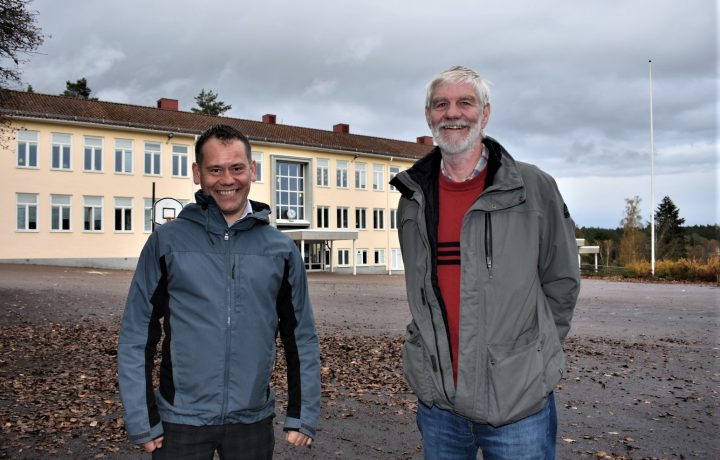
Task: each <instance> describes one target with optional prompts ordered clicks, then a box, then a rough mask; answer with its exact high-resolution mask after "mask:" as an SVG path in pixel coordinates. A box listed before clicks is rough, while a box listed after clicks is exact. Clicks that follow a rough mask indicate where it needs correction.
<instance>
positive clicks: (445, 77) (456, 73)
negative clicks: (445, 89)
mask: <svg viewBox="0 0 720 460" xmlns="http://www.w3.org/2000/svg"><path fill="white" fill-rule="evenodd" d="M448 82H449V83H469V84H471V85H472V86H473V87H474V88H475V93H476V94H477V97H478V101H479V102H480V107H485V106H486V105H487V104H488V103H489V102H490V88H489V87H488V83H487V82H486V81H485V80H483V79H482V78H481V77H480V75H479V74H478V73H477V72H475V71H474V70H472V69H468V68H467V67H463V66H459V65H456V66H453V67H450V68H449V69H447V70H443V71H442V72H440V73H439V74H438V75H437V76H436V77H435V78H434V79H433V80H432V81H431V82H430V83H428V85H427V94H426V96H425V108H426V109H429V108H430V102H431V101H432V97H433V93H434V92H435V88H437V87H438V85H440V84H442V83H448Z"/></svg>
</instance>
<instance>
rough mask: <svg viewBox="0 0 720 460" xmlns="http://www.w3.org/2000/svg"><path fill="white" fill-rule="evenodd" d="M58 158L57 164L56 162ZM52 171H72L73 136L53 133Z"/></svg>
mask: <svg viewBox="0 0 720 460" xmlns="http://www.w3.org/2000/svg"><path fill="white" fill-rule="evenodd" d="M56 158H57V160H58V161H57V163H56V162H55V160H56ZM66 165H67V166H66ZM50 169H54V170H56V171H70V170H72V134H67V133H52V145H51V147H50Z"/></svg>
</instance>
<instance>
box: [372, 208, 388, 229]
mask: <svg viewBox="0 0 720 460" xmlns="http://www.w3.org/2000/svg"><path fill="white" fill-rule="evenodd" d="M373 228H374V229H375V230H384V229H385V210H384V209H382V208H375V209H373Z"/></svg>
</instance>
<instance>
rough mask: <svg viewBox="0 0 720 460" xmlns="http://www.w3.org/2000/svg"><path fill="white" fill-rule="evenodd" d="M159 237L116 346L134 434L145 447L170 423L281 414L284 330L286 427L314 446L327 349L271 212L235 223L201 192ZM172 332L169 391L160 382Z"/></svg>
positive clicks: (258, 207) (300, 272) (291, 250)
mask: <svg viewBox="0 0 720 460" xmlns="http://www.w3.org/2000/svg"><path fill="white" fill-rule="evenodd" d="M196 201H197V204H190V205H188V206H186V207H185V208H184V209H183V210H182V212H181V213H180V215H179V216H178V218H177V219H176V220H174V221H172V222H169V223H167V224H165V225H162V226H161V227H159V228H157V229H156V231H155V232H154V233H153V234H152V235H150V238H149V239H148V241H147V243H146V244H145V247H144V248H143V251H142V253H141V255H140V259H139V261H138V266H137V270H136V272H135V276H134V277H133V280H132V284H131V286H130V292H129V294H128V299H127V304H126V306H125V313H124V316H123V320H122V327H121V330H120V339H119V345H118V371H119V380H120V396H121V398H122V401H123V405H124V407H125V427H126V429H127V432H128V435H129V438H130V440H131V441H132V442H134V443H137V444H142V443H145V442H148V441H150V440H152V439H154V438H156V437H158V436H160V435H162V433H163V427H162V422H170V423H182V424H188V425H221V424H227V423H253V422H257V421H259V420H262V419H264V418H267V417H269V416H271V415H272V414H273V413H274V405H275V404H274V403H275V395H274V394H273V392H272V390H271V389H270V385H269V383H270V377H271V374H272V371H273V367H274V364H275V340H276V336H277V334H278V332H279V335H280V338H281V339H282V342H283V348H284V351H285V358H286V361H287V382H288V407H287V413H286V419H285V429H286V430H298V431H300V432H302V433H304V434H306V435H308V436H311V437H315V430H316V427H317V421H318V416H319V412H320V352H319V345H318V338H317V334H316V330H315V320H314V318H313V313H312V307H311V304H310V298H309V295H308V287H307V278H306V274H305V267H304V264H303V261H302V259H301V257H300V254H299V252H298V250H297V248H296V246H295V244H294V243H293V241H292V240H290V238H288V237H287V236H286V235H284V234H283V233H282V232H280V231H278V230H277V229H276V228H274V227H272V226H271V225H269V219H268V215H269V213H270V211H269V208H268V206H267V205H265V204H262V203H257V202H252V203H251V204H252V208H253V211H254V212H253V213H252V214H250V215H248V216H246V217H245V218H243V219H241V220H240V221H238V222H236V223H235V224H233V225H232V226H231V227H228V226H227V223H226V221H225V218H224V217H223V215H222V213H221V211H220V209H219V208H218V207H217V205H216V204H215V202H214V201H213V200H212V198H210V197H208V196H207V195H204V194H203V193H202V192H198V193H197V194H196ZM161 332H164V338H163V342H162V364H161V365H160V385H159V388H158V389H154V387H153V383H152V374H153V372H154V365H153V358H154V356H155V354H156V347H157V344H158V342H159V340H160V338H161V335H162V334H161Z"/></svg>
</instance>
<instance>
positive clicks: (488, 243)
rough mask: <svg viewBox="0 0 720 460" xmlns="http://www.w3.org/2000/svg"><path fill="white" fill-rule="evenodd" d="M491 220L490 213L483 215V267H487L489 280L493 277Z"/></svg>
mask: <svg viewBox="0 0 720 460" xmlns="http://www.w3.org/2000/svg"><path fill="white" fill-rule="evenodd" d="M492 259H493V253H492V219H491V218H490V213H489V212H486V213H485V265H487V269H488V273H489V276H490V279H492V277H493V271H492Z"/></svg>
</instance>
